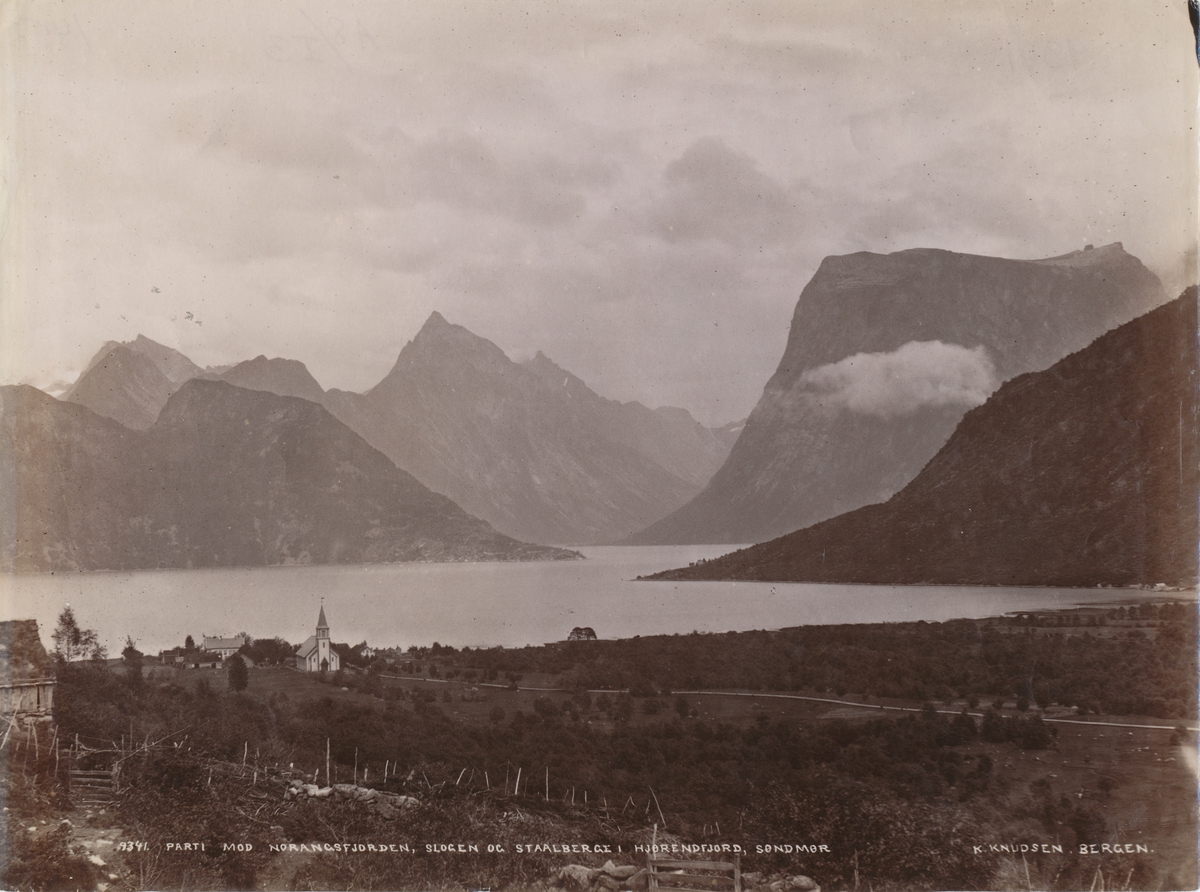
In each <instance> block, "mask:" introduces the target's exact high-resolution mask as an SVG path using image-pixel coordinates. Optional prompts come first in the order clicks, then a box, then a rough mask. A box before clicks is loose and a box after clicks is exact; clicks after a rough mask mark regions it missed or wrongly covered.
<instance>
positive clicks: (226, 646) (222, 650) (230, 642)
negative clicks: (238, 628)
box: [204, 634, 250, 660]
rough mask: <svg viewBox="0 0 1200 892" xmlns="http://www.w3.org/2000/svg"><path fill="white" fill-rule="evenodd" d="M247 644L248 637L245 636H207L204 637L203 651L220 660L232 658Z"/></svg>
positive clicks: (248, 641)
mask: <svg viewBox="0 0 1200 892" xmlns="http://www.w3.org/2000/svg"><path fill="white" fill-rule="evenodd" d="M249 643H250V636H249V635H246V634H241V635H234V636H233V637H232V638H210V637H209V636H207V635H205V636H204V650H206V651H208V652H209V653H210V654H217V656H219V657H220V658H221V659H222V660H224V659H226V658H227V657H232V656H233V655H234V654H235V653H237V652H238V651H239V650H241V649H242V647H243V646H244V645H247V644H249Z"/></svg>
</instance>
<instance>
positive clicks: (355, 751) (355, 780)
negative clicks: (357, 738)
mask: <svg viewBox="0 0 1200 892" xmlns="http://www.w3.org/2000/svg"><path fill="white" fill-rule="evenodd" d="M354 785H355V786H358V747H355V748H354Z"/></svg>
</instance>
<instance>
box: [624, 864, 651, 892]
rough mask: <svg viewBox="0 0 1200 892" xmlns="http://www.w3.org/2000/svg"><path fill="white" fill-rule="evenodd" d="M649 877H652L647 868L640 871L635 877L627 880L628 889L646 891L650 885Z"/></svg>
mask: <svg viewBox="0 0 1200 892" xmlns="http://www.w3.org/2000/svg"><path fill="white" fill-rule="evenodd" d="M649 877H650V872H649V871H648V870H647V869H646V868H644V867H643V868H642V869H641V870H639V871H638V872H637V873H635V874H634V875H633V876H631V877H629V878H628V879H627V880H625V887H626V888H627V889H645V888H646V887H647V886H649V885H650V879H649Z"/></svg>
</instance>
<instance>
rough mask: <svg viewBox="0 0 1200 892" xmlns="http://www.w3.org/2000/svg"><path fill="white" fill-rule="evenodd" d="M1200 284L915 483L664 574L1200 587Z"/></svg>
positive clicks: (1122, 330) (1037, 382) (1012, 402)
mask: <svg viewBox="0 0 1200 892" xmlns="http://www.w3.org/2000/svg"><path fill="white" fill-rule="evenodd" d="M1196 338H1197V307H1196V289H1195V288H1191V289H1189V290H1188V291H1187V292H1185V294H1184V295H1183V296H1181V297H1180V298H1178V299H1177V300H1175V301H1173V302H1171V303H1169V304H1167V305H1165V306H1162V307H1159V308H1157V309H1155V310H1153V311H1151V312H1150V313H1148V314H1146V315H1144V316H1142V317H1140V318H1138V319H1135V320H1134V321H1132V322H1128V323H1126V324H1125V325H1122V326H1120V327H1119V328H1117V329H1116V330H1114V331H1112V332H1109V333H1108V334H1105V335H1103V336H1102V337H1100V338H1099V339H1097V340H1096V341H1095V342H1094V343H1092V344H1091V345H1090V346H1088V347H1086V348H1084V349H1083V350H1080V351H1079V352H1077V353H1074V354H1072V355H1070V356H1068V357H1066V358H1065V359H1063V360H1061V361H1059V362H1058V363H1056V364H1054V365H1053V366H1052V367H1050V368H1049V369H1047V370H1045V371H1042V372H1033V373H1029V374H1026V375H1022V376H1020V377H1017V378H1015V379H1013V380H1011V381H1009V382H1007V383H1006V384H1004V385H1003V386H1002V387H1001V388H1000V390H999V391H997V392H996V393H995V394H994V395H993V396H992V397H991V398H990V399H988V401H987V402H985V403H984V404H983V405H982V406H980V407H978V408H976V409H972V410H971V411H969V412H968V413H967V414H966V416H965V417H964V418H963V420H962V422H961V423H960V424H959V426H958V428H957V429H956V430H955V432H954V434H953V436H952V437H951V438H950V440H949V441H948V442H947V443H946V444H945V446H943V447H942V448H941V449H940V450H939V451H938V453H937V455H936V456H935V457H934V458H933V460H932V461H930V462H929V464H928V465H927V466H926V467H925V468H924V469H923V470H922V471H921V473H920V474H919V475H918V476H917V477H916V479H914V480H913V481H912V482H911V483H909V484H908V485H907V486H905V487H904V489H902V490H901V491H900V492H899V493H897V494H896V495H895V496H893V497H892V498H891V499H890V500H888V501H887V502H885V503H883V504H877V505H869V506H866V507H863V508H859V509H857V510H855V511H851V512H849V513H847V514H843V515H840V516H838V517H835V518H832V519H829V520H825V521H822V522H820V523H818V524H816V525H814V526H811V527H807V528H805V529H802V530H799V531H797V532H794V533H791V534H789V535H786V536H783V537H781V538H778V539H774V540H772V541H769V542H766V543H763V544H761V545H755V546H752V547H751V548H747V549H743V550H741V551H737V552H734V553H732V554H728V555H724V556H722V557H720V558H716V559H714V560H711V561H708V562H705V563H702V564H698V565H696V566H693V567H689V568H684V569H679V570H672V571H667V572H664V573H661V574H658V575H657V576H656V577H654V578H659V579H748V580H762V581H796V582H852V583H877V584H889V583H890V584H901V583H907V584H918V583H926V584H947V585H949V584H955V585H1050V586H1088V587H1092V586H1096V585H1116V586H1125V585H1135V584H1142V585H1147V584H1149V585H1155V584H1158V583H1166V584H1168V585H1179V586H1188V587H1191V586H1194V585H1196V583H1197V548H1196V543H1197V542H1198V541H1200V522H1198V519H1197V514H1198V509H1197V506H1198V500H1200V423H1198V413H1197V387H1198V386H1200V376H1198V373H1197V366H1198V361H1197V344H1196Z"/></svg>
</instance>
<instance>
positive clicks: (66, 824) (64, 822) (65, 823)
mask: <svg viewBox="0 0 1200 892" xmlns="http://www.w3.org/2000/svg"><path fill="white" fill-rule="evenodd" d="M58 826H59V827H60V828H62V827H66V828H67V829H68V830H70V829H72V828H73V827H74V826H75V825H74V824H72V823H71V822H70V821H69V820H68V819H66V818H63V819H62V820H61V821H59V822H58Z"/></svg>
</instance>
